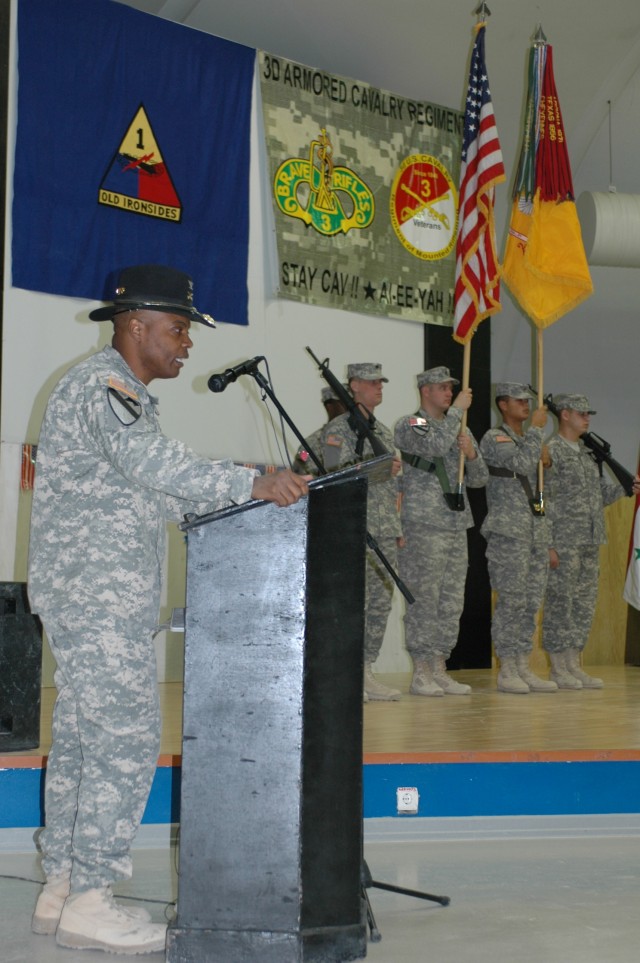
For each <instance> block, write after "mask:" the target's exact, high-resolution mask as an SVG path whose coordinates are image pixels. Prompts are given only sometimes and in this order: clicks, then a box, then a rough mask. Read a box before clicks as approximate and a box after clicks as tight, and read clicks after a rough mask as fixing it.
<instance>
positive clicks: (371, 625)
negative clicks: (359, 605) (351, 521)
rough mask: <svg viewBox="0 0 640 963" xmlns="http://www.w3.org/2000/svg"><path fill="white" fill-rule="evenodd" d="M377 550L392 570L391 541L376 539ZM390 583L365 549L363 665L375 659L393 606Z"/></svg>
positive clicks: (393, 547) (394, 562)
mask: <svg viewBox="0 0 640 963" xmlns="http://www.w3.org/2000/svg"><path fill="white" fill-rule="evenodd" d="M376 542H377V543H378V548H379V549H380V551H381V552H382V553H383V554H384V556H385V557H386V559H387V561H388V562H389V564H390V565H391V566H392V568H396V566H397V564H398V558H397V555H398V551H397V544H396V540H395V538H376ZM393 587H394V582H393V579H392V578H391V576H390V575H389V573H388V571H387V570H386V568H385V567H384V565H383V564H382V562H381V561H380V559H379V558H378V556H377V555H376V554H375V552H374V551H372V549H370V548H369V549H367V565H366V597H365V616H364V661H365V662H375V661H376V659H377V658H378V654H379V652H380V649H381V648H382V643H383V642H384V634H385V632H386V629H387V622H388V620H389V613H390V612H391V605H392V603H393Z"/></svg>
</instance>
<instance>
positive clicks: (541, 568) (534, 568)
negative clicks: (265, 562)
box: [487, 532, 549, 659]
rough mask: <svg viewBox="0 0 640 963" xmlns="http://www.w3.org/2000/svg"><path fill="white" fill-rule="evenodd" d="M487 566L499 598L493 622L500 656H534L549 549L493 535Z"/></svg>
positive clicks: (488, 551)
mask: <svg viewBox="0 0 640 963" xmlns="http://www.w3.org/2000/svg"><path fill="white" fill-rule="evenodd" d="M487 564H488V568H489V579H490V581H491V588H492V589H493V591H494V592H497V594H498V598H497V600H496V606H495V610H494V613H493V619H492V621H491V635H492V638H493V644H494V647H495V650H496V655H497V656H498V657H499V658H500V659H502V658H504V657H505V656H506V657H508V658H511V657H515V656H516V655H518V654H519V653H520V652H527V653H528V652H531V650H532V648H533V636H534V633H535V631H536V616H537V614H538V611H539V609H540V606H541V605H542V600H543V598H544V591H545V587H546V584H547V575H548V572H549V549H548V547H547V546H546V545H542V546H536V545H532V544H531V542H525V541H521V540H519V539H516V538H509V537H508V536H506V535H497V534H496V533H495V532H490V533H489V536H488V538H487Z"/></svg>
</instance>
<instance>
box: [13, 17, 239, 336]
mask: <svg viewBox="0 0 640 963" xmlns="http://www.w3.org/2000/svg"><path fill="white" fill-rule="evenodd" d="M254 59H255V51H254V50H252V49H251V48H249V47H243V46H240V45H239V44H234V43H230V42H228V41H225V40H221V39H219V38H217V37H212V36H210V35H208V34H205V33H201V32H199V31H196V30H190V29H189V28H187V27H182V26H179V25H176V24H173V23H170V22H168V21H166V20H162V19H160V18H157V17H152V16H149V15H147V14H143V13H139V12H138V11H136V10H132V9H131V8H129V7H126V6H123V5H122V4H120V3H115V2H112V0H19V2H18V129H17V137H16V154H15V172H14V199H13V247H12V268H13V276H12V280H13V285H14V286H15V287H21V288H27V289H29V290H34V291H45V292H48V293H50V294H59V295H67V296H72V297H82V298H88V299H91V300H102V299H105V298H107V289H106V286H105V280H106V278H107V276H108V275H110V274H112V273H113V272H114V271H117V270H119V269H120V268H122V267H125V266H127V265H132V264H168V265H171V266H172V267H176V268H179V269H181V270H183V271H186V272H187V273H188V274H190V275H191V276H192V277H193V279H194V289H195V303H196V305H197V307H198V308H199V309H200V310H201V311H205V312H207V313H209V314H211V315H213V317H214V318H216V320H219V321H226V322H231V323H234V324H247V321H248V318H247V301H248V295H247V264H248V245H249V138H250V114H251V91H252V80H253V68H254ZM109 299H110V296H109Z"/></svg>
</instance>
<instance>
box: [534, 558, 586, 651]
mask: <svg viewBox="0 0 640 963" xmlns="http://www.w3.org/2000/svg"><path fill="white" fill-rule="evenodd" d="M558 558H559V560H560V564H559V565H558V568H556V569H551V571H550V572H549V581H548V582H547V591H546V595H545V598H544V615H543V621H542V632H543V645H544V648H545V649H546V650H547V652H565V651H566V650H567V649H580V651H582V649H584V647H585V645H586V643H587V639H588V638H589V632H590V631H591V623H592V622H593V614H594V612H595V608H596V599H597V596H598V578H599V575H600V546H599V545H587V546H584V547H582V548H564V549H561V550H558Z"/></svg>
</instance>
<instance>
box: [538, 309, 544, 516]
mask: <svg viewBox="0 0 640 963" xmlns="http://www.w3.org/2000/svg"><path fill="white" fill-rule="evenodd" d="M543 333H544V329H543V328H538V327H536V353H537V368H538V408H544V344H543ZM537 494H538V498H537V502H538V510H539V512H540V514H541V515H544V465H543V462H542V456H540V461H539V462H538V493H537Z"/></svg>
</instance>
